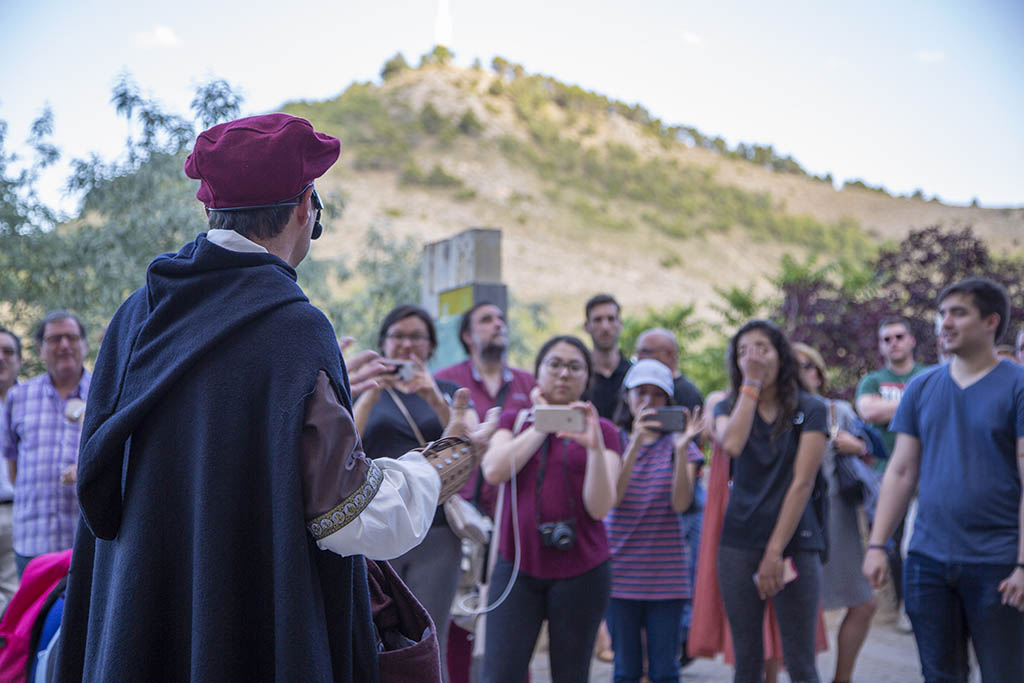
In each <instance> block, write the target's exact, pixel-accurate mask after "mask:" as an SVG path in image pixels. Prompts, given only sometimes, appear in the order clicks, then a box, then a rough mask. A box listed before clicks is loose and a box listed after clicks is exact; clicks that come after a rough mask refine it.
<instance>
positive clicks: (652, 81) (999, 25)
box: [0, 0, 1024, 208]
mask: <svg viewBox="0 0 1024 683" xmlns="http://www.w3.org/2000/svg"><path fill="white" fill-rule="evenodd" d="M439 7H440V9H441V12H440V14H441V15H442V19H441V21H438V14H439ZM445 8H447V12H445V11H444V10H445ZM445 14H447V16H448V19H445V18H444V17H445ZM1022 30H1024V3H1021V2H1019V0H1018V1H1016V2H1014V1H1013V0H1003V1H993V2H985V1H983V0H982V1H978V2H973V3H963V2H943V1H931V2H875V1H865V2H859V3H829V4H827V3H820V2H809V1H808V2H786V1H784V0H779V1H778V2H775V3H765V2H735V1H731V0H721V1H719V2H688V1H686V0H676V1H674V2H655V1H646V0H634V1H633V2H630V3H622V2H610V1H607V0H588V1H587V2H578V1H568V0H567V1H565V2H551V0H547V1H546V2H540V1H537V0H518V1H517V2H514V3H512V2H501V3H497V2H490V1H488V0H474V1H473V2H470V1H469V0H416V1H414V0H376V1H375V2H370V3H368V2H312V1H309V2H307V1H303V0H296V1H295V2H292V3H290V4H289V5H285V4H283V3H272V2H267V1H266V0H249V1H247V2H245V3H237V4H234V3H231V4H228V3H217V2H215V1H211V0H208V1H206V2H199V1H198V0H180V1H179V2H175V3H159V4H156V3H153V4H150V3H138V2H131V3H129V2H123V1H122V2H114V1H104V0H98V1H93V2H89V3H83V2H70V1H68V0H38V1H37V2H34V3H29V2H21V1H18V0H6V1H5V2H0V119H4V120H6V121H7V122H8V124H9V132H8V145H13V144H15V143H19V142H20V141H22V140H24V138H25V137H26V136H27V133H28V127H29V123H30V122H31V120H32V118H34V117H35V116H36V115H38V113H39V112H40V111H41V109H42V107H43V106H44V105H45V104H47V103H48V104H49V105H50V106H52V108H53V110H54V114H55V118H56V135H55V141H56V143H57V144H58V146H59V147H60V148H61V150H62V152H63V155H64V158H65V160H67V159H70V158H72V157H80V156H85V155H86V154H89V153H91V152H97V153H99V154H100V155H101V156H105V157H110V156H112V155H115V154H117V152H118V151H119V150H120V149H121V147H122V144H123V140H124V137H125V136H126V135H127V134H128V132H129V131H128V128H127V126H126V124H125V122H124V121H123V120H120V119H118V118H117V117H116V115H115V113H114V111H113V108H112V107H111V106H110V104H109V99H110V88H111V86H112V85H113V83H114V80H115V79H116V77H117V75H118V74H119V73H120V72H122V71H128V72H130V73H131V74H132V75H133V77H134V78H135V80H136V81H137V82H138V83H139V84H140V85H141V86H142V88H143V90H144V91H145V92H146V94H148V95H149V96H152V97H155V98H156V99H158V100H159V101H161V102H162V103H163V104H164V105H165V106H166V107H167V108H168V109H170V110H172V111H176V112H180V113H186V112H187V108H188V103H189V101H190V100H191V97H192V94H193V89H194V87H195V85H196V84H198V83H199V82H202V81H205V80H209V79H210V78H213V77H219V78H225V79H227V80H228V81H229V82H230V83H231V84H232V85H233V86H236V87H238V88H240V89H241V91H242V92H243V94H244V95H245V97H246V103H245V113H258V112H261V111H269V110H273V109H274V108H275V107H277V106H278V105H280V104H281V103H282V102H284V101H287V100H291V99H302V98H305V99H321V98H326V97H331V96H334V95H336V94H338V93H339V92H341V91H342V90H344V89H345V88H346V87H347V86H348V85H349V84H350V83H352V82H353V81H356V80H359V81H366V80H374V81H376V80H378V79H379V75H378V74H379V72H380V67H381V65H382V64H383V63H384V61H385V60H386V59H388V58H389V57H390V56H391V55H393V54H394V53H395V52H398V51H401V52H402V53H403V54H404V55H405V56H406V58H407V59H408V60H409V61H410V62H413V63H415V62H417V61H418V59H419V56H420V55H421V54H423V53H425V52H427V51H428V50H429V49H430V48H431V47H432V45H433V44H434V43H435V41H436V40H437V39H438V37H440V38H442V39H444V38H445V37H447V36H450V42H451V48H452V50H453V51H454V52H455V54H456V63H457V64H462V65H469V64H470V63H471V62H472V61H473V59H474V58H476V57H479V58H480V59H481V61H482V62H483V63H484V64H485V65H487V64H489V63H490V61H491V58H492V57H493V56H495V55H501V56H503V57H506V58H507V59H509V60H511V61H513V62H517V63H520V64H522V65H523V66H524V67H526V69H527V71H529V72H533V73H536V72H540V73H545V74H548V75H552V76H554V77H556V78H558V79H559V80H562V81H565V82H568V83H576V84H579V85H581V86H583V87H585V88H587V89H590V90H595V91H598V92H600V93H603V94H606V95H609V96H611V97H614V98H617V99H621V100H624V101H626V102H630V103H637V102H638V103H640V104H642V105H643V106H645V107H646V108H647V109H648V110H649V111H650V112H651V113H652V114H654V115H655V116H658V117H659V118H661V119H662V120H663V121H665V122H666V123H670V124H685V125H694V126H696V127H697V128H699V129H700V130H702V131H703V132H705V133H707V134H712V135H721V136H722V137H724V138H725V139H726V140H727V141H728V142H729V143H730V144H735V143H737V142H740V141H745V142H754V143H759V144H772V145H774V146H775V148H776V150H778V151H779V152H781V153H783V154H792V155H793V156H794V157H795V158H796V159H797V160H798V161H799V162H800V163H801V164H803V165H804V167H805V168H807V169H808V170H810V171H811V172H813V173H826V172H831V173H832V174H833V176H834V177H835V178H836V179H837V180H838V181H842V180H844V179H853V178H861V179H864V180H866V181H867V182H869V183H871V184H876V185H884V186H886V187H887V188H889V189H890V190H891V191H893V192H897V193H909V192H912V191H914V190H915V189H916V188H921V189H923V190H924V192H925V194H926V195H929V196H931V195H938V196H940V197H941V198H942V199H943V200H944V201H947V202H950V203H968V202H970V201H971V199H973V198H975V197H976V198H978V199H979V200H980V201H981V203H982V204H983V205H985V206H1021V205H1024V87H1022V86H1021V84H1022V83H1024V41H1022V40H1020V35H1021V33H1022ZM64 176H65V171H64V169H63V168H59V169H57V170H56V171H55V172H53V173H51V174H50V175H49V176H47V178H46V179H45V182H44V186H43V192H44V196H45V197H46V198H47V199H49V200H50V201H57V198H58V197H59V192H58V188H59V187H60V185H61V183H62V181H63V178H64ZM63 206H64V207H65V208H71V207H72V206H73V202H71V201H69V200H63Z"/></svg>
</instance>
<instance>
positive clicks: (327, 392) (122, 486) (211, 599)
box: [57, 114, 468, 681]
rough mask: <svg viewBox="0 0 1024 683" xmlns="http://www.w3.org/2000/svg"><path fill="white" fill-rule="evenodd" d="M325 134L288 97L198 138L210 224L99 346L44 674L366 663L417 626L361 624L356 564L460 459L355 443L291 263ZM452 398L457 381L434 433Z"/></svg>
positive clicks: (369, 675)
mask: <svg viewBox="0 0 1024 683" xmlns="http://www.w3.org/2000/svg"><path fill="white" fill-rule="evenodd" d="M340 149H341V143H340V142H339V141H338V140H337V139H336V138H333V137H331V136H329V135H325V134H323V133H318V132H316V131H315V130H314V129H313V127H312V125H310V123H309V122H308V121H306V120H305V119H300V118H297V117H294V116H289V115H287V114H268V115H263V116H254V117H250V118H245V119H239V120H236V121H231V122H228V123H223V124H219V125H217V126H214V127H213V128H211V129H209V130H207V131H205V132H203V133H201V134H200V135H199V137H198V139H197V140H196V143H195V147H194V149H193V150H192V153H191V154H190V155H189V157H188V159H187V160H186V162H185V172H186V174H187V175H188V176H189V177H191V178H194V179H197V180H199V191H198V193H197V194H196V197H197V198H198V199H199V200H200V201H201V202H202V203H203V205H204V206H205V208H206V211H207V215H208V217H209V224H210V230H209V231H208V232H206V233H203V234H200V235H198V236H197V237H196V239H195V240H194V241H192V242H190V243H188V244H186V245H185V246H183V247H182V248H181V250H180V251H178V253H176V254H164V255H162V256H158V257H157V258H156V259H154V260H153V262H152V263H151V264H150V266H149V268H148V271H147V273H146V284H145V285H144V286H143V287H142V288H141V289H139V290H138V291H137V292H135V293H134V294H132V295H131V296H130V297H129V298H128V300H127V301H126V302H125V303H124V304H122V306H121V308H120V309H119V310H118V312H117V313H116V314H115V316H114V318H113V320H112V321H111V323H110V326H109V327H108V329H107V333H106V336H105V337H104V341H103V346H102V347H101V348H100V353H99V357H98V359H97V361H96V370H95V380H94V383H93V388H92V389H93V391H92V400H91V402H90V405H89V410H88V413H87V415H86V419H85V425H84V429H83V432H82V449H81V456H80V463H79V470H78V496H79V501H80V504H81V509H82V524H81V526H80V527H79V529H78V534H77V537H76V539H75V546H74V556H73V559H72V564H71V572H70V578H69V583H68V591H67V600H66V603H65V608H64V618H63V624H62V636H61V637H62V641H61V645H60V654H59V656H58V662H57V667H58V669H59V678H60V680H125V681H129V680H130V681H144V680H167V679H174V680H186V679H191V680H265V679H269V678H275V679H285V680H295V681H314V680H317V681H319V680H335V681H374V680H377V679H378V675H379V673H378V669H379V663H378V652H380V651H383V650H393V649H396V648H397V647H399V646H400V643H401V642H404V641H402V636H407V637H408V638H413V639H421V638H427V636H426V635H424V634H423V633H422V631H421V632H416V633H409V634H399V633H392V632H391V631H390V630H388V629H387V628H386V625H382V626H380V628H379V629H378V628H376V626H375V623H374V621H373V614H372V612H371V599H372V598H371V596H372V597H373V599H376V600H377V602H378V603H379V601H380V598H381V594H380V593H379V592H376V591H375V592H371V590H370V587H369V585H370V584H369V580H368V574H374V575H376V574H375V572H378V571H383V572H385V574H384V576H385V579H387V577H388V576H389V575H388V574H387V573H386V572H387V571H390V570H389V569H387V568H386V566H383V567H382V566H381V565H376V564H373V565H371V564H370V563H368V561H367V560H366V559H364V557H363V556H365V557H366V558H372V559H390V558H394V557H397V556H399V555H401V554H402V553H404V552H406V551H407V550H409V549H410V548H412V547H414V546H415V545H416V544H418V543H419V542H420V541H421V540H422V539H423V538H424V536H425V535H426V533H427V531H428V530H429V528H430V524H431V521H432V519H433V517H434V510H435V508H436V506H437V505H438V503H439V501H443V499H444V497H445V496H446V495H448V494H450V493H451V492H453V491H454V490H457V489H458V487H460V486H461V485H462V483H463V482H464V481H465V475H463V476H461V477H459V476H454V475H452V471H451V468H450V467H449V465H448V464H447V463H448V462H452V460H451V459H449V460H448V461H445V462H440V461H438V455H437V453H436V452H435V451H436V450H437V449H435V448H433V447H430V446H428V447H427V448H426V449H424V450H423V452H422V453H420V452H410V453H407V454H405V455H403V456H402V457H401V458H398V459H391V458H380V459H377V460H373V461H371V460H369V459H368V458H367V457H366V456H365V454H364V452H363V449H362V446H361V444H360V439H359V435H358V433H357V432H356V429H355V425H354V423H353V420H352V415H351V401H350V395H349V377H348V374H347V372H346V369H345V364H344V362H343V360H342V357H341V353H340V352H339V347H338V342H337V340H336V338H335V334H334V330H333V329H332V328H331V325H330V323H329V322H328V321H327V319H326V318H325V317H324V315H323V314H322V313H321V312H320V311H319V310H317V309H316V308H314V307H313V306H312V305H311V304H310V303H309V300H308V299H307V298H306V295H305V294H304V293H303V291H302V289H301V288H300V287H299V285H298V284H297V282H296V271H295V269H296V267H297V266H298V265H299V263H300V262H301V261H302V260H303V258H304V257H305V256H306V254H307V252H308V251H309V248H310V241H311V240H313V239H316V238H317V237H319V236H320V234H321V232H322V227H321V225H320V222H319V218H320V213H321V208H322V205H321V203H320V200H319V197H318V195H317V192H316V190H315V188H314V187H313V182H314V181H315V180H316V179H317V178H320V177H321V176H322V175H324V173H326V172H327V170H328V169H329V168H330V167H331V166H332V165H333V164H334V163H335V161H336V160H337V159H338V156H339V153H340ZM64 341H66V340H64ZM380 369H381V370H384V369H385V368H384V366H381V367H380ZM467 411H468V397H467V396H466V395H465V392H461V394H460V395H456V397H455V400H454V404H453V406H452V418H451V420H450V421H449V425H448V429H447V430H446V431H445V436H452V435H466V430H465V427H466V421H465V414H466V412H467ZM452 458H454V456H452ZM456 460H457V459H456ZM393 581H395V582H397V588H396V584H395V583H392V582H391V581H390V580H386V581H385V583H384V584H383V585H382V588H383V590H384V591H385V594H386V593H387V590H388V588H389V587H390V588H391V589H392V591H396V590H397V592H398V594H399V596H400V597H403V598H407V599H408V601H409V602H403V603H402V604H404V605H409V604H412V605H414V606H415V605H416V602H415V600H414V599H413V598H412V595H411V594H410V593H408V591H407V589H405V588H404V586H401V583H400V582H399V581H397V577H394V579H393ZM403 590H404V591H406V592H405V593H402V592H401V591H403ZM375 604H376V603H375ZM403 614H405V616H409V615H408V614H407V613H403ZM413 614H414V615H415V614H419V613H417V612H415V610H413ZM420 616H421V617H422V621H428V620H427V619H426V614H425V613H422V614H421V615H420ZM413 618H414V619H417V620H418V619H419V618H418V617H415V616H414V617H413ZM428 633H429V632H428ZM429 645H430V643H429V642H428V643H427V645H426V647H428V649H429ZM428 673H429V672H428Z"/></svg>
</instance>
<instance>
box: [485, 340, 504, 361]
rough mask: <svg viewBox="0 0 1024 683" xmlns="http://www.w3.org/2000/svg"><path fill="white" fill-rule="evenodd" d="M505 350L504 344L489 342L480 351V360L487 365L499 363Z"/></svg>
mask: <svg viewBox="0 0 1024 683" xmlns="http://www.w3.org/2000/svg"><path fill="white" fill-rule="evenodd" d="M505 349H506V346H505V345H504V344H496V343H494V342H491V343H489V344H487V345H486V346H484V347H483V348H482V349H480V358H482V359H483V360H484V361H486V362H488V363H494V362H497V361H500V360H501V359H502V358H504V357H505Z"/></svg>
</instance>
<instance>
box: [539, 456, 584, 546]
mask: <svg viewBox="0 0 1024 683" xmlns="http://www.w3.org/2000/svg"><path fill="white" fill-rule="evenodd" d="M550 451H551V437H550V436H548V437H547V438H546V439H544V443H543V444H542V445H541V447H540V466H539V467H538V468H537V499H536V500H535V501H534V506H535V508H534V509H535V511H536V513H537V526H538V527H539V526H540V525H541V521H540V501H541V490H542V489H543V487H544V472H545V470H547V466H548V454H549V452H550ZM562 474H563V476H564V477H565V481H564V484H565V497H566V498H568V499H569V517H568V519H576V505H575V503H574V501H573V496H572V491H571V490H570V488H569V439H562Z"/></svg>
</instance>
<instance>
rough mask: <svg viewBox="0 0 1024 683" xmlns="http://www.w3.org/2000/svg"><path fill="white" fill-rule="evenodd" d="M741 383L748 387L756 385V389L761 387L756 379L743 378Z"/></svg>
mask: <svg viewBox="0 0 1024 683" xmlns="http://www.w3.org/2000/svg"><path fill="white" fill-rule="evenodd" d="M743 384H744V385H745V386H749V387H756V388H757V389H760V388H761V383H760V382H758V381H757V380H756V379H745V380H743Z"/></svg>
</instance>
